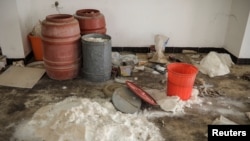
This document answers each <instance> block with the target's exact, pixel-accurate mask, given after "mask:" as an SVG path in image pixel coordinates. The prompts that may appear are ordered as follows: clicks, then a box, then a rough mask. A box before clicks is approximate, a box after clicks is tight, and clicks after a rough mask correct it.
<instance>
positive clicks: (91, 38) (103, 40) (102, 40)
mask: <svg viewBox="0 0 250 141" xmlns="http://www.w3.org/2000/svg"><path fill="white" fill-rule="evenodd" d="M84 40H85V41H88V42H106V41H108V39H103V38H94V37H88V38H84Z"/></svg>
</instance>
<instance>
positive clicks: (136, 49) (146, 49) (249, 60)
mask: <svg viewBox="0 0 250 141" xmlns="http://www.w3.org/2000/svg"><path fill="white" fill-rule="evenodd" d="M151 50H152V48H150V47H112V51H116V52H126V51H127V52H134V53H149V52H150V51H151ZM183 50H192V51H196V52H197V53H209V52H210V51H215V52H218V53H228V54H229V55H230V56H231V59H232V61H233V62H234V63H235V64H238V65H250V58H238V57H236V56H234V55H233V54H232V53H230V52H229V51H227V50H226V49H224V48H214V47H202V48H199V47H166V48H165V52H166V53H182V51H183ZM33 57H34V54H33V52H31V53H29V54H28V55H27V56H26V57H25V58H20V59H16V58H15V59H11V58H9V59H7V64H8V65H10V64H12V63H13V62H14V61H19V60H23V61H24V64H27V63H28V62H29V61H30V60H31V59H32V58H33Z"/></svg>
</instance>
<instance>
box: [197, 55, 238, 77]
mask: <svg viewBox="0 0 250 141" xmlns="http://www.w3.org/2000/svg"><path fill="white" fill-rule="evenodd" d="M232 64H233V62H232V60H231V58H230V56H229V55H228V54H225V53H217V52H214V51H212V52H210V53H209V54H207V56H205V57H204V58H203V59H202V60H201V61H200V66H199V70H200V72H202V73H203V74H207V75H209V77H215V76H222V75H226V74H228V73H230V69H229V67H231V65H232Z"/></svg>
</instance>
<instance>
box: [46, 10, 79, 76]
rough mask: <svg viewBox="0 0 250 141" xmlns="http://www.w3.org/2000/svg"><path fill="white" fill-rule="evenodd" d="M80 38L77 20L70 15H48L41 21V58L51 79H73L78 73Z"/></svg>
mask: <svg viewBox="0 0 250 141" xmlns="http://www.w3.org/2000/svg"><path fill="white" fill-rule="evenodd" d="M80 38H81V35H80V28H79V22H78V20H76V19H75V18H74V16H72V15H68V14H54V15H48V16H46V19H45V20H43V21H42V43H43V53H44V56H43V60H44V65H45V69H46V73H47V75H48V76H49V77H50V78H51V79H55V80H67V79H73V78H75V77H76V76H77V75H78V74H79V72H80V64H81V41H80Z"/></svg>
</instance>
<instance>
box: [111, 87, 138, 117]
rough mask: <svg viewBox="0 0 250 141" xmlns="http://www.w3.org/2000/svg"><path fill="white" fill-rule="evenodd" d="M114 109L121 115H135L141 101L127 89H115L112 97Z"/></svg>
mask: <svg viewBox="0 0 250 141" xmlns="http://www.w3.org/2000/svg"><path fill="white" fill-rule="evenodd" d="M112 102H113V105H114V107H115V108H116V109H117V110H119V111H121V112H123V113H130V114H132V113H135V112H137V111H139V109H140V108H141V99H140V98H139V97H138V96H137V95H135V94H134V93H133V92H132V91H131V90H130V89H129V88H127V87H120V88H117V89H116V90H115V91H114V93H113V95H112Z"/></svg>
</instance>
